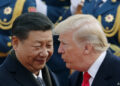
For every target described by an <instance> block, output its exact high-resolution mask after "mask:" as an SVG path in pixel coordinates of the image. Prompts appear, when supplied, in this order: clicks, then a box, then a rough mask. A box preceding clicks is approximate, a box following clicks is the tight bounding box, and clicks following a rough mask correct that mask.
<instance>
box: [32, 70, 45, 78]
mask: <svg viewBox="0 0 120 86" xmlns="http://www.w3.org/2000/svg"><path fill="white" fill-rule="evenodd" d="M33 76H34V77H35V78H36V79H37V77H40V78H41V79H43V77H42V71H41V70H40V72H39V74H38V76H37V75H35V74H33Z"/></svg>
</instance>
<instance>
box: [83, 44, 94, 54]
mask: <svg viewBox="0 0 120 86" xmlns="http://www.w3.org/2000/svg"><path fill="white" fill-rule="evenodd" d="M92 50H93V46H92V44H90V43H86V44H85V46H84V54H85V55H88V54H90V53H91V52H92Z"/></svg>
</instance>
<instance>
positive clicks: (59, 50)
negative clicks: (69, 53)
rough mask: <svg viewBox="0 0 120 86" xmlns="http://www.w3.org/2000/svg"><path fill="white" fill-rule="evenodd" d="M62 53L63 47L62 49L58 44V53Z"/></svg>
mask: <svg viewBox="0 0 120 86" xmlns="http://www.w3.org/2000/svg"><path fill="white" fill-rule="evenodd" d="M63 52H64V50H63V47H62V45H61V44H60V46H59V48H58V53H61V54H62V53H63Z"/></svg>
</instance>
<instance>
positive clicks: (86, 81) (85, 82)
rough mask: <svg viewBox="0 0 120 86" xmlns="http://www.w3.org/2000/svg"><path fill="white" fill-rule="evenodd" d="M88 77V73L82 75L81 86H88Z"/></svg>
mask: <svg viewBox="0 0 120 86" xmlns="http://www.w3.org/2000/svg"><path fill="white" fill-rule="evenodd" d="M90 77H91V76H90V75H89V74H88V72H85V73H84V75H83V82H82V86H90V84H89V79H90Z"/></svg>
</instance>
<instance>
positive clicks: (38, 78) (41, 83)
mask: <svg viewBox="0 0 120 86" xmlns="http://www.w3.org/2000/svg"><path fill="white" fill-rule="evenodd" d="M37 81H38V82H39V83H40V85H41V86H46V85H45V82H44V81H43V79H41V78H40V77H37Z"/></svg>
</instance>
